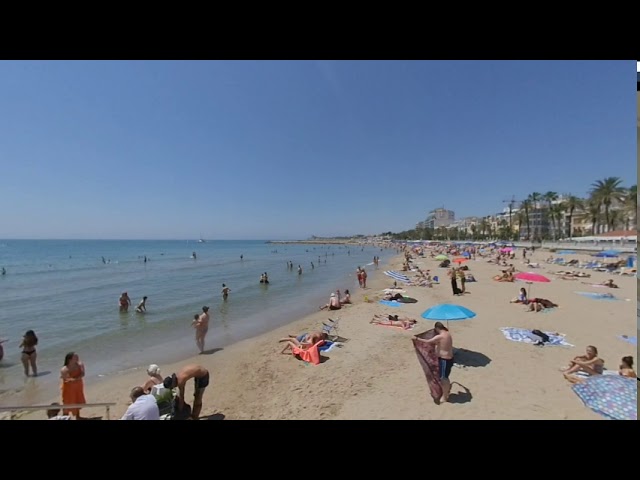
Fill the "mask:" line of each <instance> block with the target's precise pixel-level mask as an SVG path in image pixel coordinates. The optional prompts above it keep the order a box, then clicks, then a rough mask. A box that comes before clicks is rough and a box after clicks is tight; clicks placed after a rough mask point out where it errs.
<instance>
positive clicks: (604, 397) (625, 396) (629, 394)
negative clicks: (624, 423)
mask: <svg viewBox="0 0 640 480" xmlns="http://www.w3.org/2000/svg"><path fill="white" fill-rule="evenodd" d="M637 384H638V381H637V380H636V379H635V378H629V377H623V376H622V375H594V376H592V377H587V378H585V379H584V380H583V381H582V382H580V383H577V384H575V385H573V387H572V389H573V391H574V392H575V394H576V395H578V397H580V400H582V401H583V402H584V404H585V405H586V406H587V407H589V408H590V409H591V410H593V411H594V412H596V413H598V414H600V415H602V416H603V417H605V418H608V419H610V420H637V419H638V385H637Z"/></svg>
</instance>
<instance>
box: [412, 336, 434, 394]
mask: <svg viewBox="0 0 640 480" xmlns="http://www.w3.org/2000/svg"><path fill="white" fill-rule="evenodd" d="M435 336H436V331H435V330H434V329H433V328H432V329H431V330H427V331H426V332H424V333H420V334H418V335H416V337H417V338H424V339H425V340H429V339H431V338H433V337H435ZM411 341H412V342H413V347H414V348H415V349H416V355H417V356H418V361H419V362H420V366H421V367H422V370H423V371H424V376H425V377H426V379H427V384H428V385H429V391H430V392H431V397H432V398H433V401H434V402H436V403H439V402H440V398H442V384H441V383H440V366H439V362H438V355H437V354H436V347H435V346H434V345H427V344H425V343H422V342H419V341H418V340H416V339H415V338H413V339H412V340H411Z"/></svg>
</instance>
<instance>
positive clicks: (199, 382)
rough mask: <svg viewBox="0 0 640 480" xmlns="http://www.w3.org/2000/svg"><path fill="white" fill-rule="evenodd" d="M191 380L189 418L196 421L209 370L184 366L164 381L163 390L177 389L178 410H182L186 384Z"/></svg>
mask: <svg viewBox="0 0 640 480" xmlns="http://www.w3.org/2000/svg"><path fill="white" fill-rule="evenodd" d="M192 378H193V384H194V392H193V409H192V411H191V418H192V419H193V420H198V418H199V416H200V411H201V410H202V397H203V395H204V390H205V389H206V388H207V387H208V386H209V370H207V369H206V368H204V367H203V366H202V365H186V366H184V367H182V369H181V370H180V371H179V372H178V373H177V374H176V373H174V374H173V375H171V376H170V377H167V378H165V379H164V382H163V384H164V388H168V389H170V390H173V389H174V388H176V387H178V410H182V409H183V408H184V395H185V387H186V385H187V382H188V381H189V380H191V379H192Z"/></svg>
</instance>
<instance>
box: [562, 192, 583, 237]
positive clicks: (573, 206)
mask: <svg viewBox="0 0 640 480" xmlns="http://www.w3.org/2000/svg"><path fill="white" fill-rule="evenodd" d="M582 208H583V203H582V200H581V199H579V198H578V197H576V196H575V195H569V196H568V197H567V198H566V199H565V201H564V209H565V211H566V212H569V232H568V236H569V239H571V237H572V235H573V212H575V211H576V210H582Z"/></svg>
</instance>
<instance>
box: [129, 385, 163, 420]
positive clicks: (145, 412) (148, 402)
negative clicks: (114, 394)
mask: <svg viewBox="0 0 640 480" xmlns="http://www.w3.org/2000/svg"><path fill="white" fill-rule="evenodd" d="M131 401H132V402H133V403H132V404H131V405H129V408H127V411H126V412H125V414H124V415H123V416H122V418H121V419H120V420H160V409H159V408H158V403H157V402H156V399H155V397H154V396H153V395H147V394H145V393H144V390H143V389H142V387H134V388H133V390H131Z"/></svg>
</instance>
